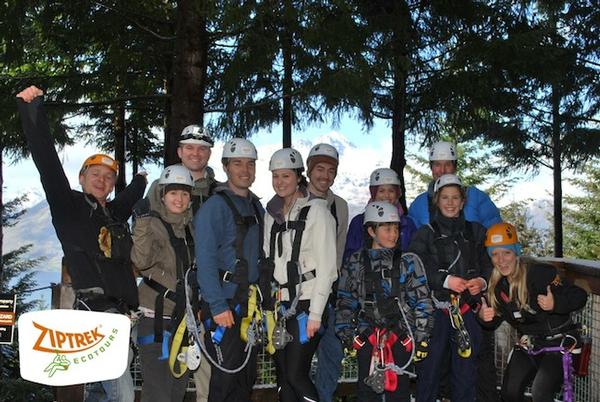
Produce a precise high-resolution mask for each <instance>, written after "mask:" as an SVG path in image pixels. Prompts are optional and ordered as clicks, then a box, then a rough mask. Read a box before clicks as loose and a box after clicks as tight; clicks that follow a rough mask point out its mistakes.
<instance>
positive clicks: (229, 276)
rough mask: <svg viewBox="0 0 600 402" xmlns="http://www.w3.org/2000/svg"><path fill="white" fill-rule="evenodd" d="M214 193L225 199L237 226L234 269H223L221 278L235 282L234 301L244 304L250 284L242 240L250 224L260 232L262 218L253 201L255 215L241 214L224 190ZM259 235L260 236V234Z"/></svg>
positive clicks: (260, 240)
mask: <svg viewBox="0 0 600 402" xmlns="http://www.w3.org/2000/svg"><path fill="white" fill-rule="evenodd" d="M215 194H218V195H219V196H220V197H221V198H222V199H223V200H224V201H225V203H226V204H227V206H228V207H229V209H230V210H231V212H232V214H233V220H234V222H235V225H236V227H237V230H236V236H235V246H234V247H235V257H236V265H235V271H234V272H233V273H232V272H230V271H223V274H222V275H221V280H222V281H224V282H233V283H235V284H237V289H236V292H235V296H234V299H235V302H237V303H241V304H244V303H245V302H246V301H247V300H246V297H247V293H248V286H249V285H250V283H249V280H248V262H247V261H246V258H245V257H244V241H245V240H246V235H247V234H248V231H249V229H250V227H251V226H252V225H259V231H260V233H262V219H261V216H260V211H259V209H258V206H257V205H256V204H255V202H254V201H253V202H252V206H253V208H254V211H255V213H256V215H250V216H242V214H240V212H239V211H238V209H237V208H236V206H235V204H234V203H233V200H232V199H231V197H229V195H228V194H227V193H226V192H224V191H218V192H216V193H215ZM260 237H261V238H262V236H260ZM259 244H262V239H259ZM261 248H262V246H261Z"/></svg>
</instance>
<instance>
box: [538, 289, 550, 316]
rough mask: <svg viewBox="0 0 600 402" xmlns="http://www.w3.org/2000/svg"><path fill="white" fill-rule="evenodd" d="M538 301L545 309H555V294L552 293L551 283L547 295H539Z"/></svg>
mask: <svg viewBox="0 0 600 402" xmlns="http://www.w3.org/2000/svg"><path fill="white" fill-rule="evenodd" d="M537 302H538V305H539V306H540V308H541V309H542V310H544V311H552V310H554V295H553V294H552V289H551V288H550V285H548V287H547V288H546V294H545V295H538V297H537Z"/></svg>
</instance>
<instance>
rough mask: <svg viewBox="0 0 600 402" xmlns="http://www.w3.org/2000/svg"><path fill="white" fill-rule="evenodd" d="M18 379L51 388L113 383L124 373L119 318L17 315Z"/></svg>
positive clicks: (124, 327)
mask: <svg viewBox="0 0 600 402" xmlns="http://www.w3.org/2000/svg"><path fill="white" fill-rule="evenodd" d="M18 325H19V366H20V369H21V377H23V378H24V379H26V380H29V381H33V382H37V383H40V384H46V385H51V386H62V385H74V384H82V383H87V382H96V381H105V380H112V379H115V378H118V377H120V376H121V375H122V374H123V372H124V371H125V370H126V369H128V367H127V363H128V354H129V332H130V321H129V318H127V317H126V316H124V315H121V314H110V313H99V312H93V311H79V310H46V311H34V312H31V313H25V314H22V315H21V316H20V317H19V321H18Z"/></svg>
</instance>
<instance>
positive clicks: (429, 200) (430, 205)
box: [427, 192, 437, 222]
mask: <svg viewBox="0 0 600 402" xmlns="http://www.w3.org/2000/svg"><path fill="white" fill-rule="evenodd" d="M427 210H428V211H429V222H432V221H433V218H435V215H436V214H437V207H436V206H435V204H434V203H433V198H432V197H431V195H430V194H429V192H427Z"/></svg>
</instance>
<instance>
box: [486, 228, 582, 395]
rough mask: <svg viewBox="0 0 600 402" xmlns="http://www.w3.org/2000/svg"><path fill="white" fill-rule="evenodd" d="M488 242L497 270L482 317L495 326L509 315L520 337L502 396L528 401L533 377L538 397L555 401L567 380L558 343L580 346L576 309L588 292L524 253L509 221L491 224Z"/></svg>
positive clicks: (575, 349)
mask: <svg viewBox="0 0 600 402" xmlns="http://www.w3.org/2000/svg"><path fill="white" fill-rule="evenodd" d="M485 246H486V247H487V251H488V254H489V255H490V258H491V259H492V264H493V266H494V270H493V272H492V274H491V276H490V279H489V282H488V289H487V292H486V296H487V301H486V299H485V298H482V308H481V309H480V310H479V319H480V320H481V321H482V322H483V325H484V326H488V327H492V328H495V327H498V326H499V325H500V324H501V323H502V321H505V320H506V321H507V322H508V323H509V324H510V325H512V326H513V327H514V328H516V330H517V333H518V335H519V337H520V340H519V344H518V345H516V346H515V347H514V348H513V350H512V352H511V354H510V358H509V362H508V366H507V367H506V371H505V373H504V381H503V384H502V400H503V401H522V400H523V398H524V392H525V388H526V386H527V385H528V384H529V383H530V382H531V381H532V380H533V383H532V386H531V394H532V399H533V401H534V402H536V401H552V400H554V394H555V393H556V392H558V391H559V390H560V386H561V384H563V354H564V353H561V352H560V351H558V349H561V348H564V349H565V350H569V351H571V352H575V351H577V349H578V348H579V336H578V328H577V326H576V325H575V323H574V322H573V320H572V318H571V313H572V312H573V311H576V310H579V309H581V308H583V307H584V306H585V303H586V300H587V293H586V292H585V291H584V290H583V289H581V288H580V287H578V286H575V285H572V284H569V283H567V282H564V281H563V280H562V279H561V277H560V276H559V275H558V273H557V271H556V268H555V267H554V266H552V265H549V264H546V263H541V262H539V261H536V260H535V259H533V258H527V257H522V256H521V244H520V243H519V239H518V236H517V231H516V229H515V227H514V226H513V225H511V224H509V223H497V224H495V225H493V226H491V227H490V228H489V229H488V231H487V236H486V240H485ZM563 352H564V350H563Z"/></svg>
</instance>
